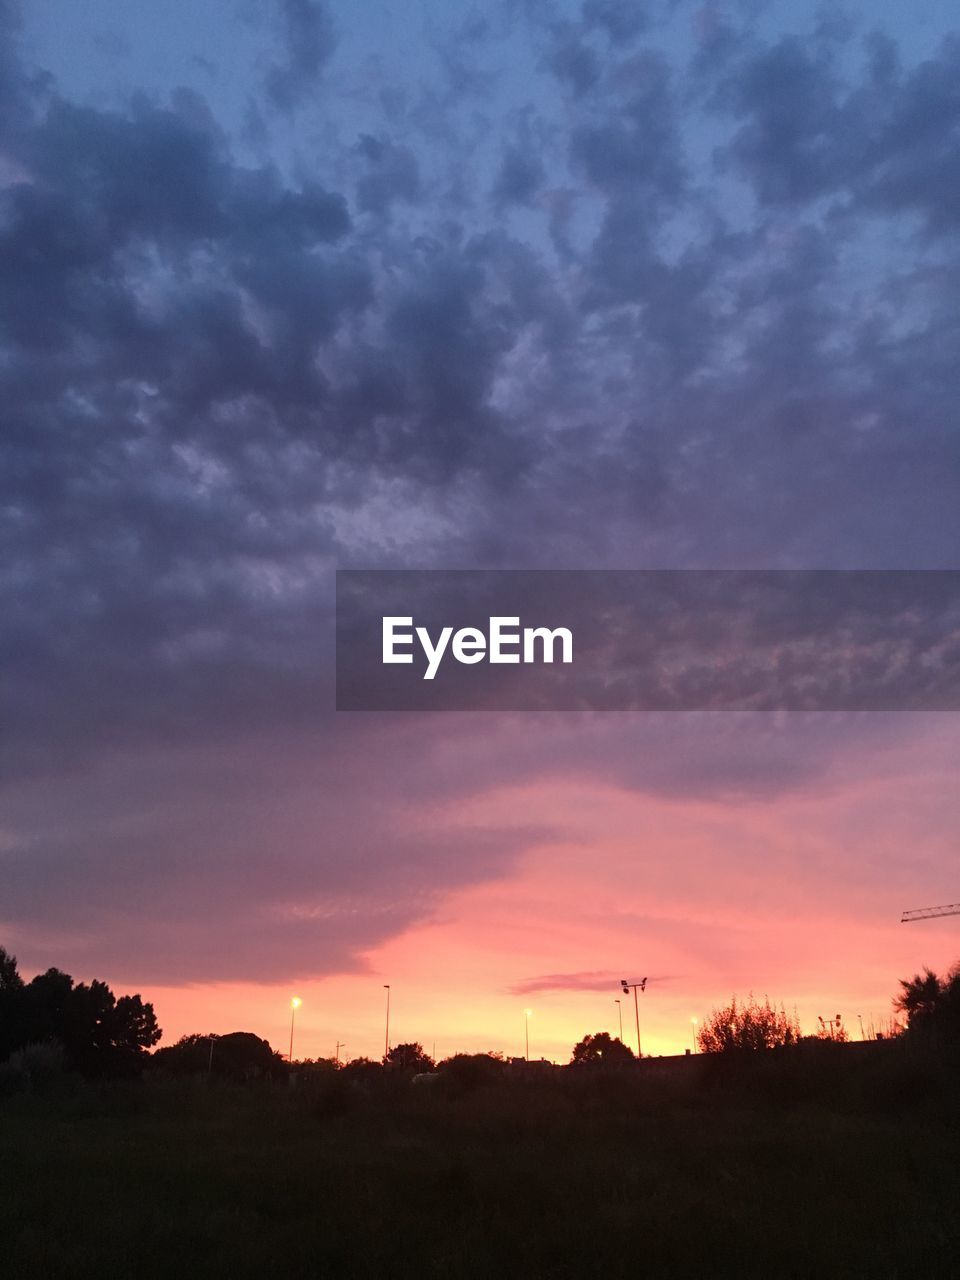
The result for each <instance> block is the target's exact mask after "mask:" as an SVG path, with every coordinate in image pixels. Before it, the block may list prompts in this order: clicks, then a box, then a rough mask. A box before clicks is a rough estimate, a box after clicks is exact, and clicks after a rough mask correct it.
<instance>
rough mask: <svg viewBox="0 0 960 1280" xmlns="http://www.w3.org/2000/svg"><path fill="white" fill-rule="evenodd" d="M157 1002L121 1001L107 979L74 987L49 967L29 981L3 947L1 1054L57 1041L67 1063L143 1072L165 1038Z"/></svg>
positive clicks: (91, 1071) (95, 1070)
mask: <svg viewBox="0 0 960 1280" xmlns="http://www.w3.org/2000/svg"><path fill="white" fill-rule="evenodd" d="M160 1035H161V1032H160V1028H159V1027H158V1025H157V1019H156V1015H155V1014H154V1011H153V1005H151V1004H147V1003H146V1002H144V1001H143V1000H142V999H141V998H140V996H138V995H135V996H121V997H120V999H119V1000H118V999H117V997H116V996H115V995H114V994H113V992H112V991H111V990H110V988H109V987H108V986H107V984H106V983H105V982H98V981H96V980H95V981H93V982H91V983H90V984H89V985H87V984H86V983H82V982H81V983H78V984H77V985H74V981H73V979H72V978H71V977H70V975H69V974H68V973H63V972H62V971H61V970H60V969H48V970H47V971H46V973H41V974H38V975H37V976H36V977H35V978H34V979H33V980H32V981H31V982H27V983H24V981H23V979H22V978H21V977H20V974H19V972H18V970H17V962H16V959H15V958H14V957H13V956H11V955H10V954H9V953H8V952H7V951H5V950H3V949H2V948H0V1058H7V1057H9V1055H10V1054H11V1053H13V1052H15V1051H16V1050H17V1049H22V1048H24V1047H25V1046H26V1045H30V1044H43V1043H47V1042H56V1043H58V1044H60V1045H61V1046H62V1048H63V1052H64V1056H65V1059H66V1063H67V1066H68V1067H71V1068H73V1069H75V1070H78V1071H82V1072H84V1073H85V1074H88V1075H125V1074H130V1073H134V1072H136V1071H138V1070H139V1069H140V1068H141V1067H142V1066H143V1063H144V1061H145V1060H146V1057H147V1050H148V1049H149V1048H150V1047H151V1046H152V1045H154V1044H156V1042H157V1041H158V1040H159V1039H160Z"/></svg>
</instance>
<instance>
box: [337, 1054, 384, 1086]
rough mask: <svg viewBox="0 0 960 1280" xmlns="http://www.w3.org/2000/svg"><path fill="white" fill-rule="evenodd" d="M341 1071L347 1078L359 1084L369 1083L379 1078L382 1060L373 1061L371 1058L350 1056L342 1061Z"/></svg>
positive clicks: (381, 1070) (381, 1074)
mask: <svg viewBox="0 0 960 1280" xmlns="http://www.w3.org/2000/svg"><path fill="white" fill-rule="evenodd" d="M341 1071H342V1072H343V1074H344V1076H345V1077H346V1078H347V1079H348V1080H354V1081H356V1082H357V1083H359V1084H371V1083H375V1082H376V1081H377V1080H380V1079H381V1077H382V1076H383V1072H384V1066H383V1063H382V1062H375V1061H374V1060H373V1058H352V1059H351V1060H350V1061H349V1062H346V1063H344V1065H343V1066H342V1067H341Z"/></svg>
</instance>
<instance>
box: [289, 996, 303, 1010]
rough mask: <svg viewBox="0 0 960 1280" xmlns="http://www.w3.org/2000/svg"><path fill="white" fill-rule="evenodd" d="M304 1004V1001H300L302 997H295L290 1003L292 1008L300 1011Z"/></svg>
mask: <svg viewBox="0 0 960 1280" xmlns="http://www.w3.org/2000/svg"><path fill="white" fill-rule="evenodd" d="M302 1004H303V1001H302V1000H301V999H300V997H299V996H294V997H293V999H292V1000H291V1001H290V1008H291V1009H299V1008H300V1006H301V1005H302Z"/></svg>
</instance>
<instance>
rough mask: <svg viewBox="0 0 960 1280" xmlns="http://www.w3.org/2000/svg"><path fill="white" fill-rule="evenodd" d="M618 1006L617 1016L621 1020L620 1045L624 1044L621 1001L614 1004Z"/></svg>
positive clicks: (615, 1001)
mask: <svg viewBox="0 0 960 1280" xmlns="http://www.w3.org/2000/svg"><path fill="white" fill-rule="evenodd" d="M613 1003H614V1004H615V1005H616V1006H617V1015H618V1017H619V1018H620V1043H621V1044H623V1005H622V1004H621V1003H620V1001H619V1000H614V1002H613Z"/></svg>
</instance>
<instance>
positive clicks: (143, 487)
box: [0, 0, 960, 1060]
mask: <svg viewBox="0 0 960 1280" xmlns="http://www.w3.org/2000/svg"><path fill="white" fill-rule="evenodd" d="M0 50H2V52H0V285H2V287H0V406H2V408H0V539H2V543H0V545H2V546H3V549H4V554H3V557H2V564H0V573H2V587H0V590H2V592H3V604H2V612H0V663H2V665H0V681H2V690H0V692H2V712H0V771H2V772H0V944H2V945H4V946H6V947H7V948H8V949H9V950H12V951H14V952H15V953H16V955H17V957H18V959H19V962H20V966H21V969H22V970H23V971H24V972H25V973H27V974H31V973H34V972H36V971H38V970H40V969H44V968H46V967H47V966H49V965H56V966H58V967H60V968H63V969H66V970H67V971H68V972H70V973H72V974H73V975H74V977H75V978H77V979H83V980H89V979H90V978H92V977H100V978H103V979H105V980H106V981H108V982H109V983H110V984H111V986H112V987H113V988H114V989H115V990H117V991H126V990H138V991H141V992H142V993H143V995H144V997H145V998H147V999H150V1000H152V1001H153V1002H154V1004H155V1007H156V1010H157V1015H158V1018H159V1021H160V1024H161V1026H162V1027H163V1028H164V1033H165V1035H164V1043H168V1042H170V1041H171V1040H173V1039H175V1038H177V1037H178V1036H179V1035H181V1034H184V1033H187V1032H191V1031H204V1032H205V1031H217V1032H226V1031H231V1030H237V1029H243V1030H251V1031H255V1032H257V1033H258V1034H260V1035H263V1036H266V1037H267V1038H268V1039H269V1040H270V1041H271V1043H272V1044H273V1045H274V1047H276V1048H278V1049H281V1050H283V1051H285V1050H286V1047H287V1038H288V1036H289V1015H290V998H291V996H292V995H293V994H297V995H298V996H300V997H302V999H303V1005H302V1007H301V1008H300V1009H299V1011H298V1015H297V1018H298V1021H297V1038H296V1046H295V1049H296V1054H297V1056H300V1055H304V1056H310V1057H315V1056H330V1055H332V1054H333V1052H334V1047H335V1044H336V1042H337V1041H338V1040H339V1041H341V1042H345V1044H346V1054H347V1056H348V1057H354V1056H358V1055H361V1054H362V1055H368V1056H379V1054H380V1053H381V1052H382V1049H383V1037H384V995H385V992H384V990H383V985H384V984H385V983H389V984H390V986H391V998H392V1008H391V1040H392V1041H393V1042H394V1043H396V1042H397V1041H399V1040H411V1039H416V1040H420V1041H421V1042H422V1043H423V1044H424V1046H425V1047H426V1048H427V1050H428V1051H431V1050H432V1049H433V1047H434V1045H435V1046H436V1051H437V1053H438V1054H440V1055H445V1054H449V1053H452V1052H454V1051H456V1050H458V1049H468V1050H481V1049H495V1050H501V1051H503V1052H506V1053H520V1052H522V1051H523V1036H524V1022H525V1014H524V1010H525V1009H526V1008H529V1009H531V1010H532V1015H531V1017H530V1048H531V1055H532V1056H540V1055H541V1054H542V1055H544V1056H546V1057H550V1058H555V1059H558V1060H564V1059H566V1058H567V1056H568V1055H569V1050H570V1047H571V1046H572V1044H573V1043H574V1042H575V1041H576V1040H577V1039H579V1038H580V1037H581V1036H582V1035H583V1034H584V1033H585V1032H593V1031H597V1030H608V1031H616V1030H617V1028H618V1024H617V1009H616V1005H615V1004H614V1001H615V999H616V998H617V996H618V995H619V991H618V984H619V979H620V978H622V977H625V978H628V979H630V980H631V981H632V980H635V979H639V978H641V977H644V976H648V977H649V979H650V981H649V985H648V988H647V991H646V992H645V994H644V995H643V996H642V997H641V1001H642V1003H641V1011H640V1012H641V1036H642V1041H643V1049H644V1051H645V1052H651V1053H671V1052H682V1051H683V1049H684V1048H686V1047H688V1046H689V1045H690V1044H691V1043H692V1041H691V1035H692V1030H693V1025H692V1022H691V1019H693V1018H703V1017H704V1016H705V1015H706V1014H707V1013H708V1012H709V1011H710V1009H711V1008H712V1007H713V1006H714V1005H716V1004H718V1003H720V1002H722V1001H724V1000H726V999H728V998H729V997H730V995H731V994H733V993H739V994H741V995H746V994H747V993H748V992H750V991H753V992H755V993H756V994H757V995H759V996H763V995H769V996H770V998H771V999H772V1000H774V1001H776V1002H778V1003H779V1002H781V1001H782V1002H783V1003H784V1005H785V1006H786V1007H787V1009H788V1010H791V1011H792V1010H793V1009H794V1007H795V1008H796V1009H797V1012H798V1014H799V1017H800V1020H801V1023H802V1024H803V1026H804V1029H805V1030H813V1029H814V1028H815V1024H816V1021H817V1018H818V1016H820V1015H823V1016H828V1015H831V1014H835V1013H837V1012H841V1013H842V1014H843V1016H844V1018H845V1020H846V1022H847V1025H848V1027H849V1028H850V1029H851V1031H852V1032H853V1033H854V1034H855V1035H858V1034H859V1026H858V1015H862V1017H863V1021H864V1024H865V1025H867V1026H869V1025H870V1023H871V1021H872V1022H873V1024H874V1025H875V1026H880V1025H882V1024H883V1023H884V1022H885V1021H886V1019H887V1018H888V1017H889V1015H890V1012H891V1006H890V999H891V996H892V995H893V994H894V992H895V990H896V988H897V981H898V979H899V978H901V977H905V976H908V975H909V974H912V973H913V972H915V971H916V970H917V969H918V968H920V967H921V966H922V965H924V964H928V965H930V966H931V967H933V968H937V969H940V968H946V967H947V966H949V965H950V964H951V963H952V962H953V961H954V960H956V959H957V958H958V956H960V928H958V924H957V919H958V918H954V919H945V920H940V921H930V922H925V923H922V924H912V925H909V926H908V925H901V924H900V923H899V917H900V912H901V911H902V910H903V909H905V908H911V907H922V906H926V905H933V904H936V903H940V902H955V901H957V900H958V898H960V856H958V850H960V839H958V825H960V824H958V818H960V801H958V788H957V761H958V759H960V721H958V716H957V713H955V712H947V711H943V712H924V713H907V712H898V713H892V712H886V713H881V712H857V713H831V712H817V713H785V712H776V713H774V712H771V713H749V714H748V713H739V712H717V713H707V712H683V713H680V712H676V713H669V712H668V713H657V714H647V715H643V714H639V713H617V712H597V713H554V714H549V715H548V714H540V713H536V714H534V713H521V712H517V713H500V712H496V713H494V712H465V713H459V712H435V713H432V714H431V713H404V712H396V713H337V712H335V711H334V710H333V683H334V670H333V624H334V618H333V583H334V571H335V569H337V568H344V567H352V568H435V567H444V568H844V569H854V568H864V569H877V568H902V569H929V568H957V567H960V554H958V552H960V439H958V432H957V408H956V406H957V404H958V403H960V360H958V358H957V351H958V344H957V339H958V337H960V240H958V232H960V90H958V86H960V28H958V24H957V23H956V19H955V15H954V5H953V4H952V3H947V2H946V0H930V2H929V3H925V4H924V5H923V6H922V7H921V9H920V10H919V11H917V12H910V13H907V12H906V11H905V10H904V9H903V7H902V6H900V5H894V4H887V3H876V2H871V3H869V4H868V3H866V2H861V3H859V4H851V5H849V6H847V7H845V8H839V7H837V6H830V7H829V8H822V7H821V6H819V5H815V4H806V3H785V2H780V3H763V2H762V0H730V2H729V3H725V2H722V0H717V2H716V3H710V2H708V3H686V0H659V2H655V3H653V2H652V3H643V4H640V3H630V0H583V3H570V4H568V3H560V2H557V3H553V2H551V0H543V2H541V0H526V2H522V0H517V2H516V3H506V2H504V3H494V2H491V3H478V4H475V5H467V4H459V3H456V2H455V0H444V2H443V3H441V2H440V0H434V2H433V3H428V2H427V0H420V2H416V0H414V2H411V3H408V4H404V5H401V4H396V5H386V4H381V3H374V2H373V0H354V2H353V3H351V4H349V5H347V4H335V3H328V4H327V5H325V6H324V5H319V4H314V3H311V2H310V0H264V2H263V3H254V2H253V0H190V3H187V2H186V0H166V2H165V3H164V4H162V5H158V4H156V3H147V2H146V0H124V2H122V3H121V0H87V2H86V3H84V4H83V5H78V4H76V3H75V2H73V0H43V2H42V3H41V2H40V0H25V2H24V3H22V4H21V5H19V6H18V5H17V4H14V3H11V2H10V0H0ZM954 640H956V637H954ZM623 1015H624V1033H625V1038H626V1039H627V1042H628V1043H631V1044H634V1043H635V1040H634V1023H633V1006H632V1003H629V1004H628V1003H627V1002H626V1000H625V1002H624V1005H623Z"/></svg>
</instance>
